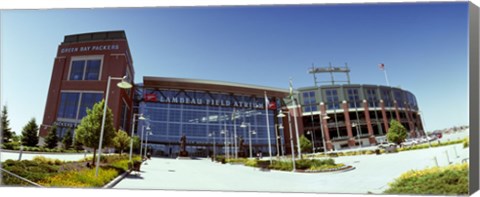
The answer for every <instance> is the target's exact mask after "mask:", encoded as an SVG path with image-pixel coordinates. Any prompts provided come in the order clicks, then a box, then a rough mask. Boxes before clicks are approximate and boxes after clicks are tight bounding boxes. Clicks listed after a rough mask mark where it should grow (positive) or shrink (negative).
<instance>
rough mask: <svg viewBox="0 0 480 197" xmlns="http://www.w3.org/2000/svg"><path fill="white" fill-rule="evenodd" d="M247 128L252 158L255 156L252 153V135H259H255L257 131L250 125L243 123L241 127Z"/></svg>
mask: <svg viewBox="0 0 480 197" xmlns="http://www.w3.org/2000/svg"><path fill="white" fill-rule="evenodd" d="M247 126H248V148H249V153H250V158H252V154H253V153H252V134H253V135H255V134H257V133H255V131H252V128H251V124H250V123H246V122H242V124H241V125H240V127H242V128H246V127H247Z"/></svg>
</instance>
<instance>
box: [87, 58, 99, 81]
mask: <svg viewBox="0 0 480 197" xmlns="http://www.w3.org/2000/svg"><path fill="white" fill-rule="evenodd" d="M99 73H100V60H88V61H87V68H86V71H85V80H98V75H99Z"/></svg>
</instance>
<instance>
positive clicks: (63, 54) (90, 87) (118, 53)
mask: <svg viewBox="0 0 480 197" xmlns="http://www.w3.org/2000/svg"><path fill="white" fill-rule="evenodd" d="M112 45H114V46H118V47H113V49H112V50H99V49H100V48H99V47H96V46H112ZM88 47H90V48H88ZM66 49H69V50H66ZM82 49H88V50H83V51H82ZM90 55H103V62H102V67H101V77H100V80H98V81H69V80H68V76H69V72H70V63H71V60H72V57H76V56H90ZM131 61H132V58H131V57H130V53H129V48H128V43H127V41H126V40H115V41H95V42H82V43H69V44H61V45H60V46H59V47H58V51H57V57H56V58H55V62H54V65H53V71H52V76H51V80H50V87H49V90H48V96H47V103H46V105H45V112H44V117H43V123H42V125H41V127H40V136H42V137H43V136H45V135H46V134H47V132H48V130H47V129H48V127H50V126H52V124H53V123H54V122H55V121H56V117H57V108H58V105H59V102H60V93H61V91H62V90H79V91H103V92H104V91H106V86H107V81H108V76H112V77H123V76H124V74H125V73H126V69H127V67H129V68H130V73H131V77H132V79H131V81H132V82H133V77H134V75H135V71H134V69H133V66H132V62H131ZM118 82H120V81H119V80H111V82H110V83H111V84H110V85H111V86H110V93H109V99H108V107H109V108H110V109H112V112H113V114H114V125H115V127H116V128H117V129H118V128H119V126H120V119H121V117H120V115H121V109H122V98H124V99H125V101H126V103H127V105H128V106H129V109H130V110H131V109H132V96H133V89H132V90H131V91H130V95H127V94H126V91H125V90H121V89H120V88H118V87H117V85H116V84H117V83H118ZM104 96H105V94H104ZM130 119H131V113H128V115H127V125H130V123H129V122H130ZM126 129H127V130H128V127H127V128H126Z"/></svg>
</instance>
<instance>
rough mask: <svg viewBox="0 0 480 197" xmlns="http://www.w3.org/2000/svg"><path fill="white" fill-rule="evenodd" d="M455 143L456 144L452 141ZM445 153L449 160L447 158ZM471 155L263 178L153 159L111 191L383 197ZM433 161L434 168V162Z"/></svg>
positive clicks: (429, 155)
mask: <svg viewBox="0 0 480 197" xmlns="http://www.w3.org/2000/svg"><path fill="white" fill-rule="evenodd" d="M455 139H456V138H455ZM447 153H448V158H447ZM468 154H469V149H468V148H467V149H465V148H463V145H462V144H457V145H450V146H444V147H438V148H431V149H423V150H415V151H406V152H400V153H392V154H382V155H362V156H346V157H338V158H335V161H336V162H337V163H345V164H347V165H352V166H354V167H355V168H356V169H355V170H352V171H347V172H330V173H309V174H307V173H293V172H282V171H270V172H264V171H260V170H258V169H255V168H251V167H246V166H243V165H231V164H219V163H214V162H211V161H210V160H208V159H199V160H177V159H166V158H152V159H151V160H148V161H147V164H146V165H142V167H141V172H140V174H139V175H133V174H132V175H129V176H127V177H126V178H125V179H123V180H122V181H121V182H120V183H118V184H117V185H116V186H115V187H114V188H120V189H163V190H196V191H204V190H207V191H212V190H220V191H259V192H307V193H361V194H365V193H368V192H372V193H381V192H383V191H384V190H385V189H387V183H389V182H392V181H393V180H394V179H395V178H397V177H398V176H400V175H401V174H402V173H404V172H407V171H409V170H410V169H424V168H427V167H432V166H435V165H437V164H436V163H438V165H439V166H446V165H448V164H449V161H450V162H451V163H461V162H462V160H463V159H465V158H468V157H469V156H468ZM435 158H436V160H437V162H435Z"/></svg>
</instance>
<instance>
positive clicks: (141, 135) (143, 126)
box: [140, 125, 149, 160]
mask: <svg viewBox="0 0 480 197" xmlns="http://www.w3.org/2000/svg"><path fill="white" fill-rule="evenodd" d="M147 128H149V127H148V126H147ZM144 131H145V125H142V133H141V134H140V157H142V155H143V132H144ZM142 160H143V158H142Z"/></svg>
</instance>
